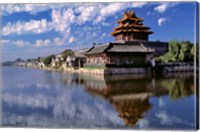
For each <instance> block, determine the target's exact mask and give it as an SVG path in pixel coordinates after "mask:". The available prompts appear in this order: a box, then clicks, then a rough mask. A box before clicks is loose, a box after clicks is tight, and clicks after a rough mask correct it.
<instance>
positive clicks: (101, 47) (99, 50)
mask: <svg viewBox="0 0 200 132" xmlns="http://www.w3.org/2000/svg"><path fill="white" fill-rule="evenodd" d="M109 45H110V43H107V44H101V45H95V46H94V47H93V48H92V49H90V50H89V51H88V52H87V53H86V54H98V53H103V52H104V51H105V50H106V49H107V48H108V47H109Z"/></svg>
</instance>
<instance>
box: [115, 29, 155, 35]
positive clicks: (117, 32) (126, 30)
mask: <svg viewBox="0 0 200 132" xmlns="http://www.w3.org/2000/svg"><path fill="white" fill-rule="evenodd" d="M126 32H137V33H147V34H153V32H152V31H150V30H145V29H144V30H140V29H134V28H131V29H119V30H115V31H113V32H112V33H111V35H113V36H114V35H116V34H119V33H126Z"/></svg>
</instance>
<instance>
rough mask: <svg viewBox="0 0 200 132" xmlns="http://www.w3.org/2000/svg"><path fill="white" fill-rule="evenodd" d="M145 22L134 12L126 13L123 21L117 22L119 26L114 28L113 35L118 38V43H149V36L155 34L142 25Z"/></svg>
mask: <svg viewBox="0 0 200 132" xmlns="http://www.w3.org/2000/svg"><path fill="white" fill-rule="evenodd" d="M143 21H144V20H143V19H142V18H138V17H137V16H136V15H135V13H134V12H133V11H129V12H125V13H124V16H123V17H122V19H121V20H118V21H117V23H119V26H118V27H116V28H114V30H113V32H112V33H111V35H112V36H114V37H115V38H116V41H131V40H146V41H148V37H149V34H153V32H152V31H150V28H149V27H146V26H145V25H144V24H143V23H142V22H143Z"/></svg>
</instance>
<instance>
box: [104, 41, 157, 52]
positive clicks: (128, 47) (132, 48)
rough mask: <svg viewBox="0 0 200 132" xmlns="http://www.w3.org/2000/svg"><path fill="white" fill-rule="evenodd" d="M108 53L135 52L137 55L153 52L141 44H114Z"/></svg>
mask: <svg viewBox="0 0 200 132" xmlns="http://www.w3.org/2000/svg"><path fill="white" fill-rule="evenodd" d="M107 51H108V52H137V53H150V52H154V50H153V49H150V48H146V47H144V46H143V45H142V44H139V43H138V44H114V45H113V47H112V48H111V49H109V50H107Z"/></svg>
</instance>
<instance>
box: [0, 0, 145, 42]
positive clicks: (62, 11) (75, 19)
mask: <svg viewBox="0 0 200 132" xmlns="http://www.w3.org/2000/svg"><path fill="white" fill-rule="evenodd" d="M146 4H147V3H144V2H143V3H142V2H136V3H109V4H105V3H102V4H96V3H90V4H70V6H71V7H74V8H67V9H66V8H62V7H68V6H69V5H65V6H64V5H60V4H58V5H52V4H9V5H3V6H2V10H3V12H7V13H9V14H11V13H14V12H22V11H27V12H31V13H33V12H34V11H36V12H37V11H45V10H48V9H52V13H51V19H52V21H47V20H46V19H44V18H43V19H41V20H30V21H28V22H24V21H17V22H15V23H10V22H9V23H7V24H6V25H5V26H4V27H3V29H2V32H1V33H2V34H3V35H4V36H6V35H10V34H17V35H22V34H40V33H45V32H48V31H50V30H52V29H54V30H55V31H56V32H58V33H60V34H62V35H63V36H65V38H66V39H67V38H69V36H70V30H71V26H72V25H76V24H84V23H85V22H93V24H97V23H99V22H103V21H104V20H105V19H106V17H109V16H111V15H114V14H115V13H117V12H119V11H121V10H124V9H126V8H128V7H134V8H137V7H138V8H139V7H142V6H144V5H146ZM75 13H77V14H78V15H75Z"/></svg>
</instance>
